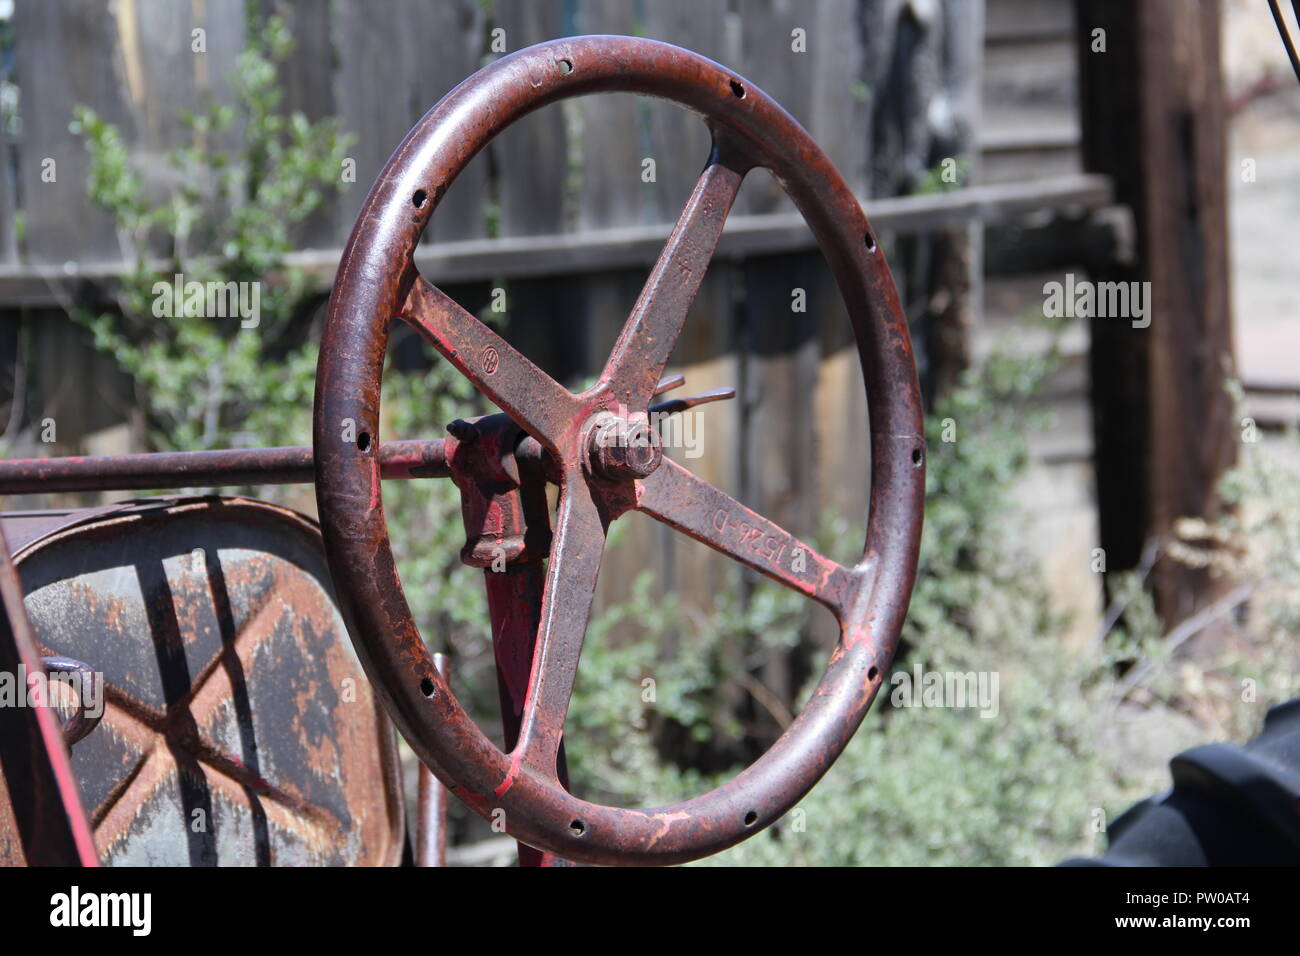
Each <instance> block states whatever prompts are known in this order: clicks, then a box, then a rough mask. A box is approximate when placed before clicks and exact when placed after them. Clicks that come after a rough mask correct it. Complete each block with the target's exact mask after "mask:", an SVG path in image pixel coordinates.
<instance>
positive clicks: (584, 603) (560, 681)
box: [498, 468, 605, 794]
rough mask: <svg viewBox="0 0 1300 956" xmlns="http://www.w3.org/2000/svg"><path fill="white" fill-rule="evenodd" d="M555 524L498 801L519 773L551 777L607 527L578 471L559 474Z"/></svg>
mask: <svg viewBox="0 0 1300 956" xmlns="http://www.w3.org/2000/svg"><path fill="white" fill-rule="evenodd" d="M555 524H556V527H555V535H554V537H553V538H552V540H551V555H550V560H549V561H548V562H547V567H546V587H545V590H544V592H543V594H542V619H541V624H540V625H539V627H538V630H537V641H536V645H535V650H534V653H533V667H532V674H531V675H530V677H529V681H528V692H527V696H526V697H525V698H524V712H523V720H522V723H521V726H520V730H519V740H518V743H517V744H516V745H515V748H514V750H513V751H511V761H510V772H509V773H508V774H507V775H506V779H505V780H503V781H502V782H501V786H500V787H499V788H498V794H502V793H504V792H505V791H506V790H508V789H509V788H510V786H511V785H512V784H513V783H514V779H515V777H516V776H517V774H518V771H519V768H520V767H521V766H529V767H531V768H533V769H535V770H537V771H539V772H540V773H543V774H545V775H546V776H547V778H548V779H555V778H556V770H555V761H556V755H557V753H558V752H559V748H560V740H561V738H562V737H563V735H564V718H565V717H566V716H567V715H568V712H569V700H570V699H571V698H572V696H573V682H574V678H575V677H576V676H577V673H578V657H579V655H580V654H581V653H582V642H583V638H584V637H585V635H586V631H587V620H588V618H589V617H590V616H591V604H592V600H593V599H594V598H595V595H596V577H597V575H598V574H599V573H600V560H601V556H602V555H603V554H604V550H605V520H604V518H603V517H602V515H601V514H600V510H599V508H598V507H597V504H596V501H595V499H594V498H593V497H592V494H591V492H590V489H588V487H587V483H586V479H585V478H584V476H583V474H582V471H581V469H578V468H575V469H573V470H572V471H569V472H567V473H566V474H565V475H564V479H563V483H562V485H561V491H560V502H559V507H558V508H557V509H556V522H555Z"/></svg>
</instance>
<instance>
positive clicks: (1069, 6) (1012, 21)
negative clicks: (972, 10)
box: [984, 0, 1074, 45]
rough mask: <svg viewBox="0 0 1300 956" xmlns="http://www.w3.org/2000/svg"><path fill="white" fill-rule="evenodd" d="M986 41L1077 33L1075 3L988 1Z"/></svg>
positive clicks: (1045, 0) (989, 42)
mask: <svg viewBox="0 0 1300 956" xmlns="http://www.w3.org/2000/svg"><path fill="white" fill-rule="evenodd" d="M984 2H985V4H986V9H987V13H986V14H985V17H986V22H987V26H986V27H985V32H984V37H985V42H986V43H988V44H990V45H992V44H996V43H1003V42H1014V41H1020V42H1023V41H1025V40H1038V39H1059V38H1061V37H1063V36H1068V35H1070V34H1072V33H1073V32H1074V5H1073V3H1071V0H984Z"/></svg>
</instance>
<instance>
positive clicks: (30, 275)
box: [0, 175, 1112, 305]
mask: <svg viewBox="0 0 1300 956" xmlns="http://www.w3.org/2000/svg"><path fill="white" fill-rule="evenodd" d="M1111 202H1112V192H1111V187H1110V181H1109V180H1108V179H1107V178H1106V177H1105V176H1098V175H1075V176H1066V177H1062V178H1060V179H1054V180H1040V181H1036V182H1018V183H1006V184H997V185H988V186H975V187H971V188H969V189H960V190H954V191H953V192H950V193H942V194H931V195H917V196H900V197H895V198H889V199H877V200H867V201H864V203H863V205H864V208H865V209H866V211H867V214H868V216H869V217H870V219H871V223H872V226H873V228H875V229H876V231H877V232H878V233H880V234H884V233H888V232H892V233H895V234H899V235H911V234H919V233H926V232H932V231H934V230H936V229H943V228H948V227H951V226H953V225H957V224H961V223H966V222H970V221H973V220H979V221H982V222H985V223H996V222H1011V221H1014V220H1015V219H1016V218H1017V217H1021V216H1024V215H1026V214H1028V213H1032V212H1045V211H1052V210H1086V209H1098V208H1102V207H1105V206H1108V205H1110V203H1111ZM669 228H670V226H669V225H668V224H666V223H658V224H653V225H646V226H631V227H624V228H619V229H602V230H588V231H586V232H582V233H571V234H568V235H547V236H523V237H517V238H510V239H478V240H467V241H463V242H444V243H437V244H433V245H430V246H422V247H421V248H420V250H419V251H418V252H417V254H416V265H417V266H419V267H420V269H421V271H423V272H424V273H425V274H426V275H427V276H429V277H430V279H432V280H433V281H445V282H453V281H454V282H469V281H482V280H490V279H494V278H497V277H500V276H507V275H508V276H510V277H512V278H524V277H532V276H544V275H575V274H581V273H590V272H599V271H601V270H605V269H620V268H627V267H632V266H647V265H649V264H650V263H652V262H654V260H655V258H656V257H657V256H658V255H659V251H660V249H662V248H663V242H664V239H665V238H667V235H668V231H669ZM814 247H815V243H814V240H813V237H812V234H811V233H810V232H809V231H808V227H807V225H806V224H805V223H804V221H803V217H802V216H800V215H798V214H797V213H795V214H792V215H785V214H775V215H770V216H743V215H733V216H731V217H730V218H729V219H728V220H727V227H726V231H725V232H724V233H723V236H722V241H721V242H720V243H719V256H720V257H722V258H732V259H736V258H743V257H745V256H750V255H762V254H772V253H780V252H799V251H803V250H807V249H812V248H814ZM340 255H341V250H338V249H307V250H303V251H301V252H295V253H291V254H290V255H288V256H287V257H286V263H287V264H288V265H289V266H292V267H296V268H302V269H305V270H307V271H308V272H309V273H310V274H312V275H313V276H315V278H316V280H317V281H318V282H319V283H321V285H322V287H323V288H328V285H329V283H331V282H332V281H333V280H334V275H335V273H336V272H337V271H338V263H339V256H340ZM123 268H124V267H123V265H122V263H121V262H120V261H117V260H115V259H104V260H100V261H98V262H95V261H93V260H92V261H90V262H83V263H81V264H73V265H70V266H69V267H67V268H65V267H63V266H25V265H24V266H14V265H9V266H0V301H4V302H7V303H12V304H22V305H39V304H51V303H55V302H57V301H58V299H57V297H56V296H55V294H54V291H53V290H52V285H54V284H66V283H72V282H87V283H92V284H97V285H106V284H108V283H111V281H112V280H113V277H114V276H117V275H120V274H121V272H122V270H123Z"/></svg>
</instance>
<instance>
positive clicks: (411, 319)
mask: <svg viewBox="0 0 1300 956" xmlns="http://www.w3.org/2000/svg"><path fill="white" fill-rule="evenodd" d="M400 317H401V319H402V320H403V321H405V322H406V323H407V324H409V325H410V326H411V327H412V328H413V329H415V331H416V332H418V333H419V334H420V336H421V337H422V338H423V339H424V340H425V341H427V342H428V343H429V344H430V345H432V346H433V347H434V348H435V349H437V350H438V352H439V353H441V354H442V356H443V358H445V359H446V360H447V361H448V362H450V363H451V364H452V365H454V366H456V368H457V369H459V370H460V372H461V373H462V374H463V375H464V376H465V377H466V378H468V379H469V380H470V381H471V382H473V383H474V386H475V387H476V388H477V389H478V390H479V391H480V392H482V393H483V394H484V395H486V396H487V397H488V398H490V399H491V400H492V401H493V402H495V403H496V405H497V407H499V408H500V409H501V410H502V411H503V412H505V413H506V414H507V415H509V416H510V417H511V418H512V419H514V420H515V423H516V424H518V425H519V427H520V428H522V429H524V430H525V431H526V432H528V433H529V434H530V435H532V436H533V437H534V438H536V439H537V440H538V441H539V442H541V443H542V444H543V445H545V446H546V447H547V448H550V449H552V450H554V449H555V447H556V442H557V440H558V438H559V436H560V435H561V433H562V432H563V431H564V429H565V427H566V425H568V423H569V421H570V420H571V419H572V418H573V415H574V410H575V409H576V408H577V407H578V403H577V400H576V399H575V398H574V396H573V395H572V394H571V393H570V392H569V391H568V390H567V389H565V388H564V387H563V386H561V385H560V384H559V383H558V382H556V381H555V379H553V378H551V377H550V376H549V375H547V374H546V373H545V372H543V371H542V370H541V369H540V368H538V367H537V366H536V365H535V364H533V362H532V361H530V360H529V359H528V358H527V357H526V356H525V355H523V353H521V352H520V351H519V350H517V349H516V348H515V347H514V346H512V345H511V344H510V343H509V342H507V341H506V340H505V339H503V338H502V337H501V336H499V335H497V333H495V332H493V331H492V330H491V329H490V328H488V327H487V326H486V325H484V324H483V323H482V322H480V321H479V320H478V319H477V318H475V317H474V316H472V315H470V314H469V312H467V311H466V310H465V309H463V308H461V306H460V304H459V303H457V302H456V300H454V299H453V298H451V296H449V295H447V294H446V293H445V292H443V291H442V290H441V289H439V288H438V287H437V286H435V285H433V284H432V283H430V282H429V281H428V280H426V279H425V278H424V277H423V276H421V275H419V274H416V276H415V279H414V281H412V282H411V289H410V292H409V293H408V294H407V296H406V301H405V302H404V303H403V304H402V309H401V313H400Z"/></svg>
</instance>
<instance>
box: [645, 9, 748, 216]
mask: <svg viewBox="0 0 1300 956" xmlns="http://www.w3.org/2000/svg"><path fill="white" fill-rule="evenodd" d="M726 23H727V12H726V8H725V6H724V5H723V4H720V3H710V4H703V5H702V4H700V3H698V2H696V0H659V2H656V3H652V4H647V5H646V8H645V19H644V21H643V23H642V24H641V25H640V26H641V31H642V33H643V34H644V35H645V36H647V37H650V38H651V39H655V40H663V41H664V42H666V43H675V44H677V45H678V46H684V47H688V48H689V49H691V50H694V51H695V52H697V53H700V54H702V55H703V56H707V57H709V58H710V59H714V60H717V61H718V62H720V63H724V64H725V63H728V62H729V60H730V58H731V54H732V53H734V51H733V50H728V48H727V46H728V44H727V29H726ZM640 109H641V112H642V116H643V118H644V123H645V125H646V128H647V131H648V132H647V136H648V139H649V148H648V150H647V154H648V155H649V156H652V157H654V160H655V165H656V178H657V182H656V184H655V189H654V190H653V192H652V194H651V196H650V205H651V208H652V210H653V216H652V217H651V218H650V221H655V222H673V221H675V220H676V219H677V216H678V215H679V214H680V213H681V211H682V207H683V206H685V205H686V200H687V198H688V197H689V196H690V194H691V190H692V189H694V188H695V181H696V180H697V179H698V178H699V174H700V170H701V169H703V168H704V163H705V160H706V159H707V157H708V155H709V133H708V129H707V127H706V126H705V124H704V121H703V120H702V119H701V118H700V117H699V116H697V115H696V114H694V113H692V112H690V111H688V110H685V109H682V108H681V107H679V106H677V105H676V104H674V103H666V102H664V101H662V100H656V99H643V100H641V101H640Z"/></svg>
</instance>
